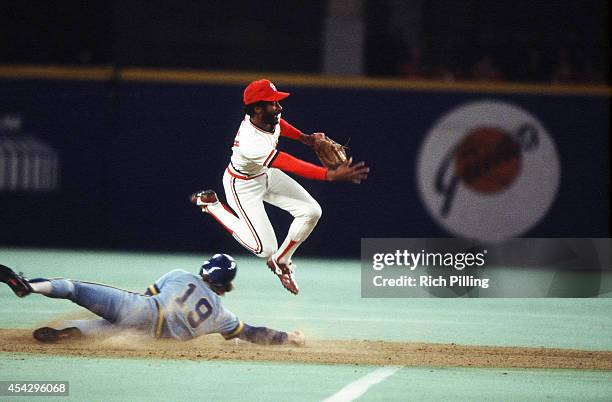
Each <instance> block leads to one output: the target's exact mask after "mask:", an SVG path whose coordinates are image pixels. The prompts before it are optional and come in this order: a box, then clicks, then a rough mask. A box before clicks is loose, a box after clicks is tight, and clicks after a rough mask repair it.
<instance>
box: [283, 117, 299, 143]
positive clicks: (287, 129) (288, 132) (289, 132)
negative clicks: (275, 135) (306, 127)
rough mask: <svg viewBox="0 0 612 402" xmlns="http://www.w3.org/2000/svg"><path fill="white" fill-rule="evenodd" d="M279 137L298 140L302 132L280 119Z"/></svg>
mask: <svg viewBox="0 0 612 402" xmlns="http://www.w3.org/2000/svg"><path fill="white" fill-rule="evenodd" d="M279 124H280V135H282V136H283V137H287V138H291V139H292V140H298V139H299V138H300V135H301V134H302V132H301V131H300V130H298V129H297V128H295V127H293V126H292V125H291V124H289V123H287V121H286V120H284V119H280V123H279Z"/></svg>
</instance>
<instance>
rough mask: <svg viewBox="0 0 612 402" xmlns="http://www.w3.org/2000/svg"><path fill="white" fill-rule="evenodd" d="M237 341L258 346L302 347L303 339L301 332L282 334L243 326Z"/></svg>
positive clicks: (267, 329)
mask: <svg viewBox="0 0 612 402" xmlns="http://www.w3.org/2000/svg"><path fill="white" fill-rule="evenodd" d="M238 338H239V339H242V340H244V341H249V342H252V343H256V344H258V345H286V344H292V345H296V346H304V344H305V341H306V339H305V337H304V334H303V333H302V332H301V331H293V332H289V333H287V332H283V331H276V330H274V329H271V328H267V327H252V326H250V325H249V324H246V323H245V324H244V328H243V329H242V332H240V334H239V335H238Z"/></svg>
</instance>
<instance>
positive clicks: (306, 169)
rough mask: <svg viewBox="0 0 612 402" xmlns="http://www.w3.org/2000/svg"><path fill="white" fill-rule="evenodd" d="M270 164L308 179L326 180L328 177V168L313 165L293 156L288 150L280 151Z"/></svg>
mask: <svg viewBox="0 0 612 402" xmlns="http://www.w3.org/2000/svg"><path fill="white" fill-rule="evenodd" d="M270 166H272V167H275V168H277V169H280V170H283V171H285V172H289V173H294V174H296V175H298V176H302V177H305V178H307V179H312V180H325V179H326V178H327V169H326V168H324V167H322V166H317V165H313V164H312V163H309V162H306V161H303V160H301V159H298V158H296V157H294V156H291V155H289V154H288V153H286V152H278V153H277V154H276V155H275V156H274V159H273V160H272V163H271V164H270Z"/></svg>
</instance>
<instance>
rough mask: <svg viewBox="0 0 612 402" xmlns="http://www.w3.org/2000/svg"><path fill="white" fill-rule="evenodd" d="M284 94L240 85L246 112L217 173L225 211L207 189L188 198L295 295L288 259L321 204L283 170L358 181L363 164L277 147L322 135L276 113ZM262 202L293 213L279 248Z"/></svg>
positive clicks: (265, 85) (264, 85)
mask: <svg viewBox="0 0 612 402" xmlns="http://www.w3.org/2000/svg"><path fill="white" fill-rule="evenodd" d="M287 96H289V93H287V92H279V91H278V90H277V89H276V87H275V86H274V84H272V82H270V81H268V80H258V81H253V82H251V83H250V84H249V85H248V86H247V87H246V89H245V90H244V97H243V101H244V105H245V111H246V115H245V118H244V120H243V121H242V123H241V124H240V127H239V129H238V132H237V134H236V137H235V138H234V142H233V146H232V156H231V159H230V163H229V165H228V167H227V169H226V171H225V173H224V175H223V188H224V190H225V198H226V200H227V203H228V204H229V206H230V207H231V210H230V209H229V208H228V207H226V206H225V205H224V204H223V203H221V202H220V201H219V199H218V197H217V194H216V193H215V192H214V191H213V190H205V191H201V192H199V193H196V194H193V195H192V196H191V202H192V203H194V204H196V205H197V206H198V207H200V208H201V209H202V211H203V212H205V213H208V214H210V215H211V216H212V217H213V218H215V219H216V220H217V221H218V222H219V223H220V224H221V225H222V226H223V227H224V228H225V229H226V230H227V231H229V232H230V233H231V234H232V235H233V236H234V238H235V239H236V240H237V241H238V242H239V243H240V244H242V245H243V246H244V247H245V248H246V249H247V250H249V251H251V252H252V253H254V254H255V255H257V256H258V257H261V258H266V260H267V265H268V267H269V268H270V270H272V272H274V273H275V274H276V275H277V276H278V277H279V279H280V281H281V283H282V285H283V286H284V287H285V288H286V289H287V290H289V291H290V292H291V293H293V294H298V292H299V288H298V285H297V282H296V281H295V277H294V270H295V265H294V264H293V263H292V260H291V258H292V256H293V254H294V253H295V251H296V250H297V248H298V247H299V246H300V244H302V242H304V241H305V240H306V239H307V238H308V236H309V235H310V233H311V232H312V230H313V229H314V227H315V226H316V224H317V222H318V220H319V218H320V217H321V207H320V206H319V204H318V203H317V201H315V199H314V198H312V196H311V195H310V194H308V192H307V191H306V190H305V189H304V188H303V187H302V186H301V185H300V184H298V183H297V182H296V181H295V180H293V179H292V178H291V177H289V176H288V175H287V174H286V173H285V172H287V173H292V174H295V175H298V176H301V177H305V178H307V179H313V180H327V181H348V182H353V183H356V184H359V183H361V181H362V180H365V179H366V178H367V175H368V172H369V168H368V167H366V166H365V163H364V162H359V163H356V164H354V165H351V163H352V159H347V160H346V161H345V162H344V163H342V164H340V165H339V166H337V167H335V168H325V167H322V166H317V165H314V164H311V163H308V162H305V161H303V160H300V159H298V158H295V157H294V156H292V155H290V154H288V153H286V152H282V151H279V150H277V145H278V140H279V137H281V136H282V137H287V138H290V139H293V140H297V141H300V142H302V143H304V144H306V145H308V146H311V147H315V149H316V148H317V147H316V145H317V144H318V143H320V142H321V141H323V140H325V135H324V134H323V133H314V134H304V133H302V132H301V131H300V130H298V129H297V128H295V127H293V126H292V125H291V124H289V123H288V122H287V121H285V120H284V119H282V118H281V111H282V110H283V108H282V107H281V105H280V103H279V102H280V101H281V100H283V99H285V98H286V97H287ZM264 202H267V203H268V204H271V205H274V206H276V207H279V208H281V209H284V210H285V211H287V212H289V213H290V214H291V215H292V216H293V218H294V219H293V222H292V223H291V226H290V227H289V232H288V234H287V237H286V238H285V240H284V241H283V243H282V244H281V246H280V247H278V243H277V240H276V235H275V233H274V229H273V228H272V224H271V223H270V220H269V219H268V215H267V214H266V210H265V208H264Z"/></svg>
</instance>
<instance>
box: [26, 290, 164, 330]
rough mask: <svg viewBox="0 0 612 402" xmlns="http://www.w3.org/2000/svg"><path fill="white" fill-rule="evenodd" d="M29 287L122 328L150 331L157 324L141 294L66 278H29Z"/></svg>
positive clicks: (150, 301)
mask: <svg viewBox="0 0 612 402" xmlns="http://www.w3.org/2000/svg"><path fill="white" fill-rule="evenodd" d="M29 284H30V286H31V288H32V291H33V292H34V293H40V294H42V295H44V296H47V297H51V298H56V299H68V300H71V301H72V302H74V303H76V304H78V305H79V306H81V307H84V308H86V309H88V310H89V311H91V312H92V313H94V314H96V315H98V316H99V317H102V318H104V319H105V320H107V321H108V322H110V323H112V324H115V325H117V326H119V327H122V328H135V329H140V330H145V331H150V330H151V329H152V328H153V327H154V325H155V323H156V321H157V316H158V310H157V306H156V305H155V301H154V300H153V299H152V298H150V297H147V296H144V295H140V294H137V293H132V292H128V291H126V290H122V289H117V288H113V287H110V286H106V285H101V284H97V283H89V282H81V281H73V280H70V279H33V280H31V281H29Z"/></svg>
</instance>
